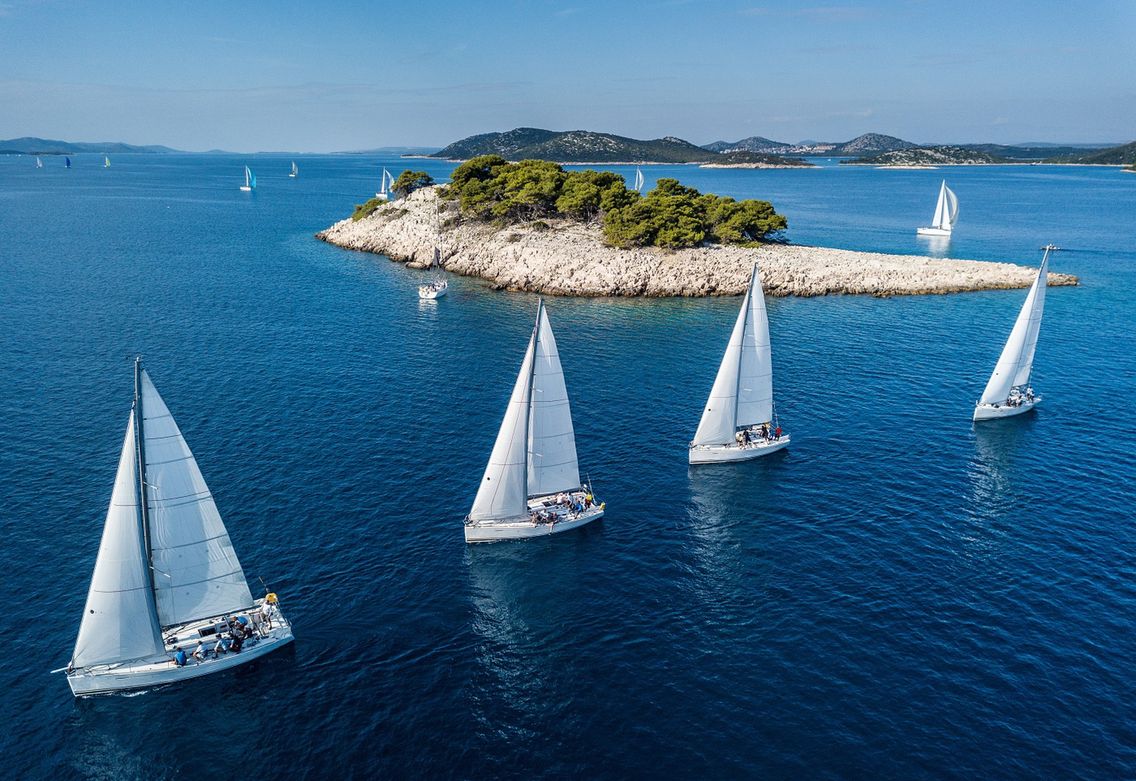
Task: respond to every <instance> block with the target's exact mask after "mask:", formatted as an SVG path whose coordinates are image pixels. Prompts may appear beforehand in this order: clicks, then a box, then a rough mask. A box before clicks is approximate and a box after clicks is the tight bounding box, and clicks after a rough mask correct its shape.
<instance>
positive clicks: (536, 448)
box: [465, 300, 605, 542]
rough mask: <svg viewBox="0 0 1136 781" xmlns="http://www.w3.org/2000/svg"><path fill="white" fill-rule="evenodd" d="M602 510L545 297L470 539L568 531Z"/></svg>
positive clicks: (468, 526)
mask: <svg viewBox="0 0 1136 781" xmlns="http://www.w3.org/2000/svg"><path fill="white" fill-rule="evenodd" d="M604 507H605V505H604V504H603V503H597V502H596V501H595V499H594V498H593V496H592V488H591V486H590V485H588V484H586V483H583V482H581V481H580V465H579V462H578V461H577V459H576V436H575V433H574V431H573V429H572V410H571V407H570V406H569V403H568V390H567V388H566V387H565V385H564V372H563V370H562V369H561V367H560V355H559V353H557V351H556V338H555V337H554V336H553V335H552V326H551V325H549V322H548V314H547V313H546V311H545V308H544V301H543V300H541V301H540V302H539V304H537V314H536V326H535V327H534V328H533V333H532V337H531V338H530V339H529V347H528V350H526V351H525V358H524V361H522V363H521V371H520V373H519V374H518V375H517V381H516V383H515V384H514V386H513V394H512V395H511V396H510V397H509V406H508V408H507V409H506V410H505V418H504V419H503V420H502V421H501V428H500V430H499V431H498V432H497V441H496V442H495V443H494V445H493V453H492V454H491V455H490V456H489V463H488V464H487V465H486V467H485V475H484V477H482V479H481V486H480V487H479V488H478V489H477V498H475V499H474V500H473V508H472V509H471V510H470V511H469V515H468V516H466V520H465V541H466V542H492V541H495V540H515V539H521V538H524V537H542V536H545V535H549V534H557V533H559V532H566V531H569V530H571V529H577V528H579V527H581V526H583V525H584V524H586V523H591V522H592V521H594V520H595V519H597V518H601V517H603V514H604Z"/></svg>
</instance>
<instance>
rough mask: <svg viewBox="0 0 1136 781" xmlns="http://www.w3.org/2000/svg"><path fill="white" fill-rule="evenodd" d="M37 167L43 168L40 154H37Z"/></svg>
mask: <svg viewBox="0 0 1136 781" xmlns="http://www.w3.org/2000/svg"><path fill="white" fill-rule="evenodd" d="M36 168H43V161H42V160H40V159H39V155H36Z"/></svg>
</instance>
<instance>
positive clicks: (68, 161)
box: [63, 157, 71, 168]
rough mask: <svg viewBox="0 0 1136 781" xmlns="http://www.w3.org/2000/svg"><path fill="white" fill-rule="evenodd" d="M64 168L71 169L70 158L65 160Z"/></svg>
mask: <svg viewBox="0 0 1136 781" xmlns="http://www.w3.org/2000/svg"><path fill="white" fill-rule="evenodd" d="M63 167H64V168H70V167H71V158H70V157H65V158H63Z"/></svg>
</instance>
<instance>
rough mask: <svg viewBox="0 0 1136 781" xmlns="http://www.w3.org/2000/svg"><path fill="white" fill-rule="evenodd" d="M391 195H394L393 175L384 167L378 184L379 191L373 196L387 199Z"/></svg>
mask: <svg viewBox="0 0 1136 781" xmlns="http://www.w3.org/2000/svg"><path fill="white" fill-rule="evenodd" d="M392 195H394V176H392V175H391V173H390V171H388V170H387V169H385V168H384V169H383V177H382V184H380V185H379V191H378V192H377V193H375V197H376V198H379V199H381V200H384V201H389V200H390V197H391V196H392Z"/></svg>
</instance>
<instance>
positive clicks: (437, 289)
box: [418, 247, 450, 300]
mask: <svg viewBox="0 0 1136 781" xmlns="http://www.w3.org/2000/svg"><path fill="white" fill-rule="evenodd" d="M441 267H442V251H441V249H439V248H438V247H434V257H432V258H431V259H430V265H429V266H428V268H439V269H440V268H441ZM449 289H450V283H449V282H447V281H446V278H445V277H443V276H437V277H434V279H433V280H432V281H431V282H428V283H426V284H425V285H419V286H418V297H419V298H423V299H427V300H432V299H436V298H441V297H442V296H444V295H446V293H447V291H449Z"/></svg>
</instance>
